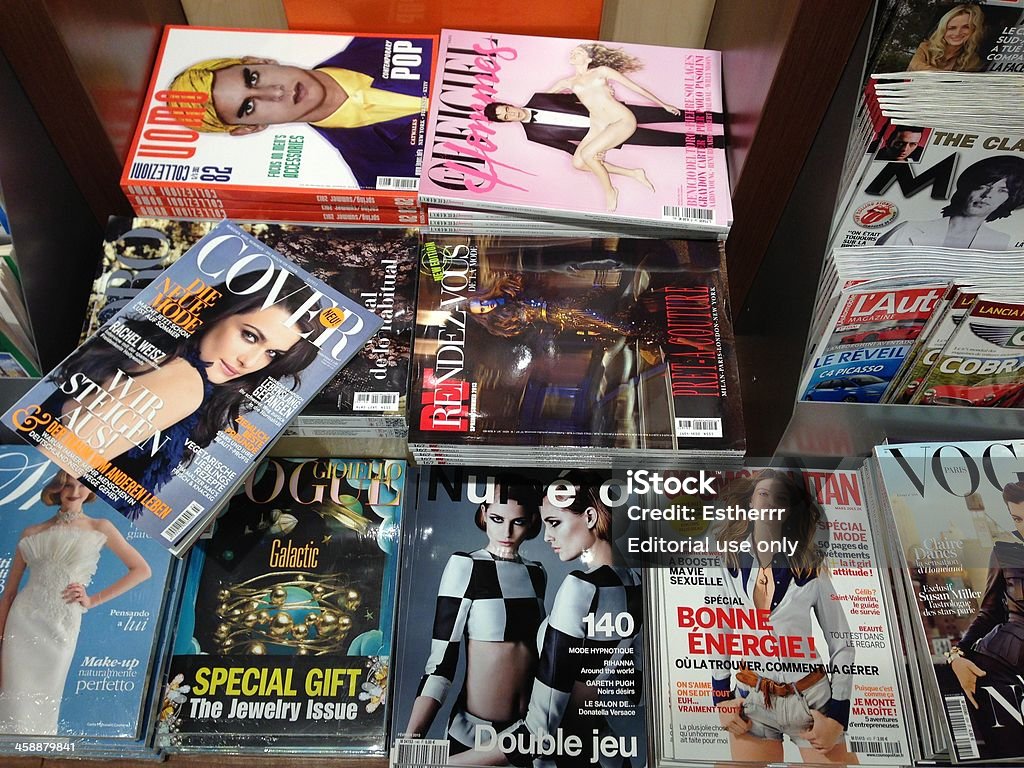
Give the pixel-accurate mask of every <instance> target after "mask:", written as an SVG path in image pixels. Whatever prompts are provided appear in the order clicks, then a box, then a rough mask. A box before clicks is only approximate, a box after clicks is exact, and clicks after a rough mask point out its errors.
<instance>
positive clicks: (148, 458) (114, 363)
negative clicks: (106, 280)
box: [4, 222, 382, 554]
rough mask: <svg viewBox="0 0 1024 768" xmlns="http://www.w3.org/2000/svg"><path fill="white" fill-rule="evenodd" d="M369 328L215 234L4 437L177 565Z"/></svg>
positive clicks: (90, 344) (345, 306)
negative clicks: (40, 456) (41, 458)
mask: <svg viewBox="0 0 1024 768" xmlns="http://www.w3.org/2000/svg"><path fill="white" fill-rule="evenodd" d="M381 322H382V321H381V319H380V318H379V317H377V316H376V315H375V314H373V313H372V312H370V311H369V310H367V309H366V308H365V307H363V306H362V305H361V304H359V303H357V302H356V301H355V300H353V299H351V298H349V297H347V296H345V295H344V294H342V293H340V292H338V291H335V290H334V289H332V288H331V287H329V286H328V285H326V284H325V283H324V282H322V281H321V280H318V279H317V278H315V277H312V276H310V275H309V274H308V273H306V272H305V271H303V270H302V269H301V268H300V267H298V266H296V265H295V264H294V263H292V262H290V261H288V260H287V259H285V258H284V257H282V256H281V255H280V254H278V253H277V251H275V250H273V249H272V248H270V247H268V246H267V245H264V244H263V243H261V242H259V241H258V240H256V239H254V238H252V237H251V236H249V235H247V234H246V233H245V232H243V231H242V230H241V229H239V228H238V227H237V226H235V225H233V224H231V223H229V222H222V223H220V224H218V225H217V226H216V227H214V228H213V229H211V230H210V232H209V234H207V235H206V236H205V237H203V238H202V239H200V240H199V241H197V242H196V243H195V245H193V246H192V248H191V249H189V251H188V252H187V253H186V254H185V255H183V256H182V257H181V258H180V259H179V260H178V261H177V262H175V263H174V264H172V265H171V266H170V267H168V269H167V270H166V271H165V272H163V273H162V274H161V275H160V276H159V277H157V278H155V279H154V280H153V282H151V283H150V284H149V285H147V286H146V287H145V288H144V289H143V290H142V291H141V292H140V293H138V294H137V295H136V296H135V298H134V299H133V300H132V301H131V303H129V304H127V305H126V306H125V307H123V308H122V309H121V311H120V312H118V313H117V314H116V315H115V316H114V317H112V318H111V319H110V320H109V321H108V322H107V323H106V324H105V325H103V326H102V327H101V328H100V330H99V331H98V332H97V334H96V335H95V336H94V337H93V338H92V339H90V340H89V341H87V342H86V343H85V344H84V345H82V346H81V347H79V348H78V350H76V351H75V352H74V353H72V354H71V355H70V356H69V357H68V358H67V359H65V360H64V362H62V363H61V364H60V365H59V366H58V367H57V368H56V369H55V370H54V371H52V372H51V373H50V374H49V375H48V376H46V377H45V378H44V379H43V380H42V381H40V382H39V383H38V384H37V385H36V386H35V387H33V388H32V389H31V390H29V391H28V393H26V394H25V395H24V396H23V397H22V398H21V399H20V400H18V401H17V402H16V403H15V404H14V405H13V406H11V408H10V409H9V410H8V411H7V413H5V414H4V424H5V425H6V426H7V427H9V428H12V429H13V430H14V431H15V432H16V433H17V435H18V436H19V437H20V438H21V439H23V440H25V441H26V442H29V443H30V444H32V445H35V446H37V447H39V448H40V450H41V451H43V453H44V454H46V455H47V456H48V457H49V458H51V459H52V460H53V461H54V462H55V463H56V464H58V465H59V466H60V467H61V468H62V469H64V470H65V471H67V472H68V473H69V474H70V475H71V476H72V477H75V478H78V479H80V480H81V481H82V482H83V483H84V484H85V485H86V486H88V487H89V488H90V489H91V490H93V491H95V492H96V494H97V495H98V496H99V497H100V498H101V499H102V500H104V501H106V502H107V503H109V504H110V505H111V506H113V507H114V508H115V509H117V510H118V511H119V512H121V513H122V514H123V515H125V516H126V517H127V518H129V519H130V520H132V521H133V522H134V523H135V525H137V526H138V527H139V528H140V529H141V530H143V531H145V532H146V533H148V534H149V535H151V536H153V537H154V538H156V539H157V540H158V541H159V542H161V543H162V544H163V545H164V546H166V547H167V548H168V549H170V550H171V551H172V552H173V553H175V554H179V553H181V552H182V551H184V549H185V548H187V547H188V545H189V544H191V543H192V541H194V540H195V538H196V537H197V536H198V535H199V533H200V532H201V530H202V529H203V527H204V526H205V523H206V522H208V521H209V519H210V518H211V517H212V515H213V514H214V512H215V511H216V508H217V507H218V506H219V505H220V503H221V502H222V501H223V500H225V499H226V498H227V497H228V496H229V495H230V494H231V492H232V491H233V490H234V488H235V487H236V485H237V484H238V482H239V481H240V479H241V477H242V476H243V474H244V473H245V471H246V470H247V469H248V468H249V467H250V466H251V465H252V463H253V461H254V460H255V459H256V458H257V457H258V456H260V455H262V454H263V453H264V452H265V451H266V450H267V449H268V448H269V446H270V445H271V444H272V443H273V442H274V441H275V440H276V439H277V437H278V436H279V435H280V433H281V432H282V431H283V429H284V427H285V426H286V425H287V424H288V423H289V422H290V421H291V420H292V419H293V418H294V417H295V415H296V414H297V413H298V412H299V411H300V410H301V409H302V408H303V406H304V405H305V404H306V403H307V402H308V401H309V400H310V398H312V396H313V395H314V394H316V393H317V392H318V391H319V390H320V389H321V388H322V387H323V386H324V385H325V384H326V383H327V382H328V381H329V380H330V379H331V378H332V377H333V376H335V375H336V374H337V372H338V370H339V369H340V368H341V366H342V365H344V364H345V363H346V362H347V361H348V360H349V359H350V358H351V357H352V356H353V355H355V354H357V353H358V352H359V350H360V349H361V348H362V346H363V345H364V344H365V343H366V341H367V340H368V339H369V337H370V336H371V335H372V334H373V333H374V331H376V330H377V328H379V327H380V325H381Z"/></svg>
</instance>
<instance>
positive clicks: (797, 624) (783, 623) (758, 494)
mask: <svg viewBox="0 0 1024 768" xmlns="http://www.w3.org/2000/svg"><path fill="white" fill-rule="evenodd" d="M719 504H720V506H722V507H725V506H727V505H730V504H731V505H734V506H736V507H742V508H744V509H752V510H753V509H756V510H769V509H776V510H783V511H782V513H781V514H775V515H772V516H771V519H763V520H762V519H758V520H754V521H748V520H743V519H737V520H729V521H726V522H725V523H723V524H722V526H721V527H720V528H719V529H718V531H717V532H716V533H717V537H718V541H719V547H720V548H721V547H722V545H723V543H724V542H730V541H731V542H743V541H746V542H749V544H750V551H749V552H728V553H727V554H725V555H724V556H723V558H722V559H723V563H722V570H721V577H722V578H721V582H722V586H720V587H709V591H710V592H712V593H713V594H715V595H716V596H717V597H720V598H727V599H726V601H725V602H726V603H728V604H731V605H739V606H742V607H743V608H744V609H748V610H749V609H755V610H761V611H768V623H769V624H770V625H771V630H770V632H771V633H772V634H773V635H774V636H775V637H781V636H793V637H800V638H807V637H811V636H812V632H813V630H812V624H811V615H812V614H813V615H814V617H815V619H816V620H817V622H818V625H819V626H820V627H821V629H822V633H823V634H824V636H825V638H826V640H827V644H828V654H829V655H828V664H829V667H831V668H833V669H835V670H837V671H835V672H834V673H833V674H832V676H831V678H830V677H829V676H828V675H827V674H826V672H825V668H824V667H823V666H822V665H821V662H820V661H819V662H817V663H815V662H813V661H809V660H808V659H807V658H795V657H794V658H790V657H788V656H784V655H782V652H781V650H780V651H779V655H778V657H777V660H779V661H782V662H791V664H790V665H789V666H792V667H793V670H792V671H785V672H772V673H770V674H760V673H758V672H755V671H754V670H753V669H751V668H750V667H747V666H745V664H744V660H743V659H739V660H734V661H739V663H740V668H739V670H738V671H737V672H736V674H735V675H733V674H732V673H731V672H730V671H729V670H728V669H726V670H724V671H717V672H715V673H714V675H713V677H712V689H713V691H712V694H713V696H714V702H715V705H716V706H717V707H718V718H719V722H720V727H721V729H722V730H723V731H727V732H728V733H729V748H730V750H731V752H732V759H733V760H739V761H750V762H757V763H778V762H782V761H783V744H782V742H783V738H785V737H788V738H789V739H790V740H791V741H792V742H793V743H794V744H796V746H797V747H798V748H799V750H800V756H801V758H802V759H803V760H804V762H807V763H839V764H851V763H857V762H858V760H857V756H856V755H855V754H854V753H852V752H851V751H850V750H849V748H848V747H847V745H846V739H845V736H844V734H845V730H846V725H847V722H848V720H849V715H850V693H851V690H852V688H853V678H852V676H851V675H850V674H849V672H842V671H841V670H843V669H849V667H850V665H851V664H853V659H854V649H853V646H852V645H851V644H850V642H849V640H847V639H845V638H848V637H849V624H848V622H847V620H846V616H845V614H844V612H843V607H842V602H841V601H839V600H838V599H836V593H835V590H834V589H833V587H832V581H831V579H830V578H829V574H828V570H827V569H826V568H825V567H824V565H823V564H822V558H821V552H820V550H819V549H818V548H817V547H816V546H815V544H814V535H815V531H816V529H817V527H818V522H819V521H820V520H821V517H822V513H821V509H820V508H819V507H818V505H817V503H816V502H815V501H814V500H813V499H811V498H810V497H809V496H808V494H807V492H806V491H805V490H804V487H803V485H802V480H799V481H797V480H795V479H794V478H792V477H790V475H789V474H788V473H787V472H783V471H780V470H775V469H765V470H762V471H761V472H759V473H757V474H756V475H754V476H753V477H747V478H740V479H739V480H737V481H735V482H734V483H732V484H731V485H729V486H728V487H727V488H726V489H725V490H724V491H723V492H722V494H721V495H720V497H719ZM765 517H768V516H767V515H766V516H765ZM783 539H785V540H788V541H790V542H796V544H797V547H796V550H795V551H794V553H793V555H792V556H791V557H788V558H787V557H786V556H785V555H782V554H776V555H774V556H773V555H771V554H769V553H761V552H758V547H757V545H758V544H759V543H763V542H779V541H781V540H783ZM723 631H724V632H728V631H729V630H723ZM744 631H745V632H755V631H757V632H763V631H765V630H744ZM775 658H776V657H773V659H775ZM758 660H759V661H763V660H764V659H763V657H759V658H758Z"/></svg>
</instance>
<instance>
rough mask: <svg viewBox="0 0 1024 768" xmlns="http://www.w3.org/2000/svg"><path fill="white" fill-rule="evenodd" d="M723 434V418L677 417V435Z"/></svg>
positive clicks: (708, 435) (712, 435)
mask: <svg viewBox="0 0 1024 768" xmlns="http://www.w3.org/2000/svg"><path fill="white" fill-rule="evenodd" d="M721 436H722V420H721V419H679V418H677V419H676V437H721Z"/></svg>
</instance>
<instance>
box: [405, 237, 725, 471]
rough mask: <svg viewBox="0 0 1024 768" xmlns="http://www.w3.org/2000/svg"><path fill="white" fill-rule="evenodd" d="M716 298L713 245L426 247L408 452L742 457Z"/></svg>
mask: <svg viewBox="0 0 1024 768" xmlns="http://www.w3.org/2000/svg"><path fill="white" fill-rule="evenodd" d="M727 296H728V285H727V281H726V277H725V272H724V269H723V266H722V252H721V249H720V246H719V244H718V243H717V242H716V241H684V240H659V239H649V240H641V239H627V238H622V239H612V238H610V239H603V240H597V239H570V238H537V239H530V238H514V237H487V236H466V237H455V236H452V237H443V238H436V239H430V240H427V241H425V243H424V244H423V250H422V258H421V265H420V276H419V292H418V300H417V301H418V303H417V320H416V339H415V342H414V346H413V385H412V390H411V391H412V406H411V410H410V443H415V444H421V445H428V444H432V443H436V444H441V445H444V446H452V449H453V450H456V449H459V448H463V447H467V446H468V447H469V448H471V449H472V448H473V447H475V446H485V447H486V446H509V447H523V448H529V447H532V446H544V447H560V446H564V447H583V448H601V449H608V448H616V449H618V448H630V449H641V448H642V449H646V450H648V451H657V450H661V451H669V452H671V451H675V450H677V449H686V450H691V451H715V450H742V445H743V428H742V414H741V411H740V407H739V406H740V401H739V383H738V374H737V371H736V367H735V357H734V355H733V354H732V344H733V338H732V328H731V322H730V314H729V309H728V298H727ZM648 456H650V454H648Z"/></svg>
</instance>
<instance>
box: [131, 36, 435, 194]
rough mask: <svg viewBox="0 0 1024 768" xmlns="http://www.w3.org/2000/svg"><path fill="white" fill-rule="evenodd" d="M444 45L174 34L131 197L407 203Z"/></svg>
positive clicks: (166, 46)
mask: <svg viewBox="0 0 1024 768" xmlns="http://www.w3.org/2000/svg"><path fill="white" fill-rule="evenodd" d="M435 40H436V38H435V37H432V36H427V35H393V36H382V35H375V36H369V35H360V36H355V37H353V36H351V35H341V34H331V33H311V32H293V31H290V30H288V31H250V30H232V29H207V28H197V27H177V26H170V27H167V29H166V30H165V32H164V39H163V42H162V44H161V46H160V52H159V53H158V55H157V61H156V65H155V67H154V70H153V76H152V79H151V81H150V87H149V92H148V94H147V96H146V101H145V104H144V107H143V112H142V115H141V117H140V119H139V124H138V127H137V128H136V132H135V138H134V140H133V142H132V146H131V148H130V150H129V152H128V160H127V162H126V163H125V167H124V172H123V174H122V177H121V185H122V188H124V190H125V191H126V192H132V193H137V194H146V193H147V191H149V190H151V189H152V188H154V187H167V188H173V187H201V188H208V189H213V190H216V189H218V188H221V187H225V188H230V189H232V190H234V191H243V192H244V191H248V192H251V195H252V198H253V199H254V200H260V201H263V202H266V201H269V200H275V201H277V202H283V201H284V200H285V199H289V196H290V197H291V199H292V200H295V201H297V200H299V199H304V196H305V199H308V201H309V202H316V198H315V194H314V191H315V190H320V191H321V192H323V193H328V192H330V191H331V190H345V189H352V190H359V189H363V190H375V191H378V192H383V193H384V196H385V197H388V196H390V197H394V196H395V195H396V194H397V195H399V196H405V197H407V196H408V194H409V193H410V192H415V190H416V179H417V176H418V175H419V169H420V163H421V161H422V159H423V140H424V128H425V126H424V122H423V121H424V117H425V115H426V106H427V101H428V95H429V90H430V86H429V84H430V76H431V70H432V68H433V60H434V55H433V54H434V43H435ZM275 195H276V197H275ZM282 195H283V196H282Z"/></svg>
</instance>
